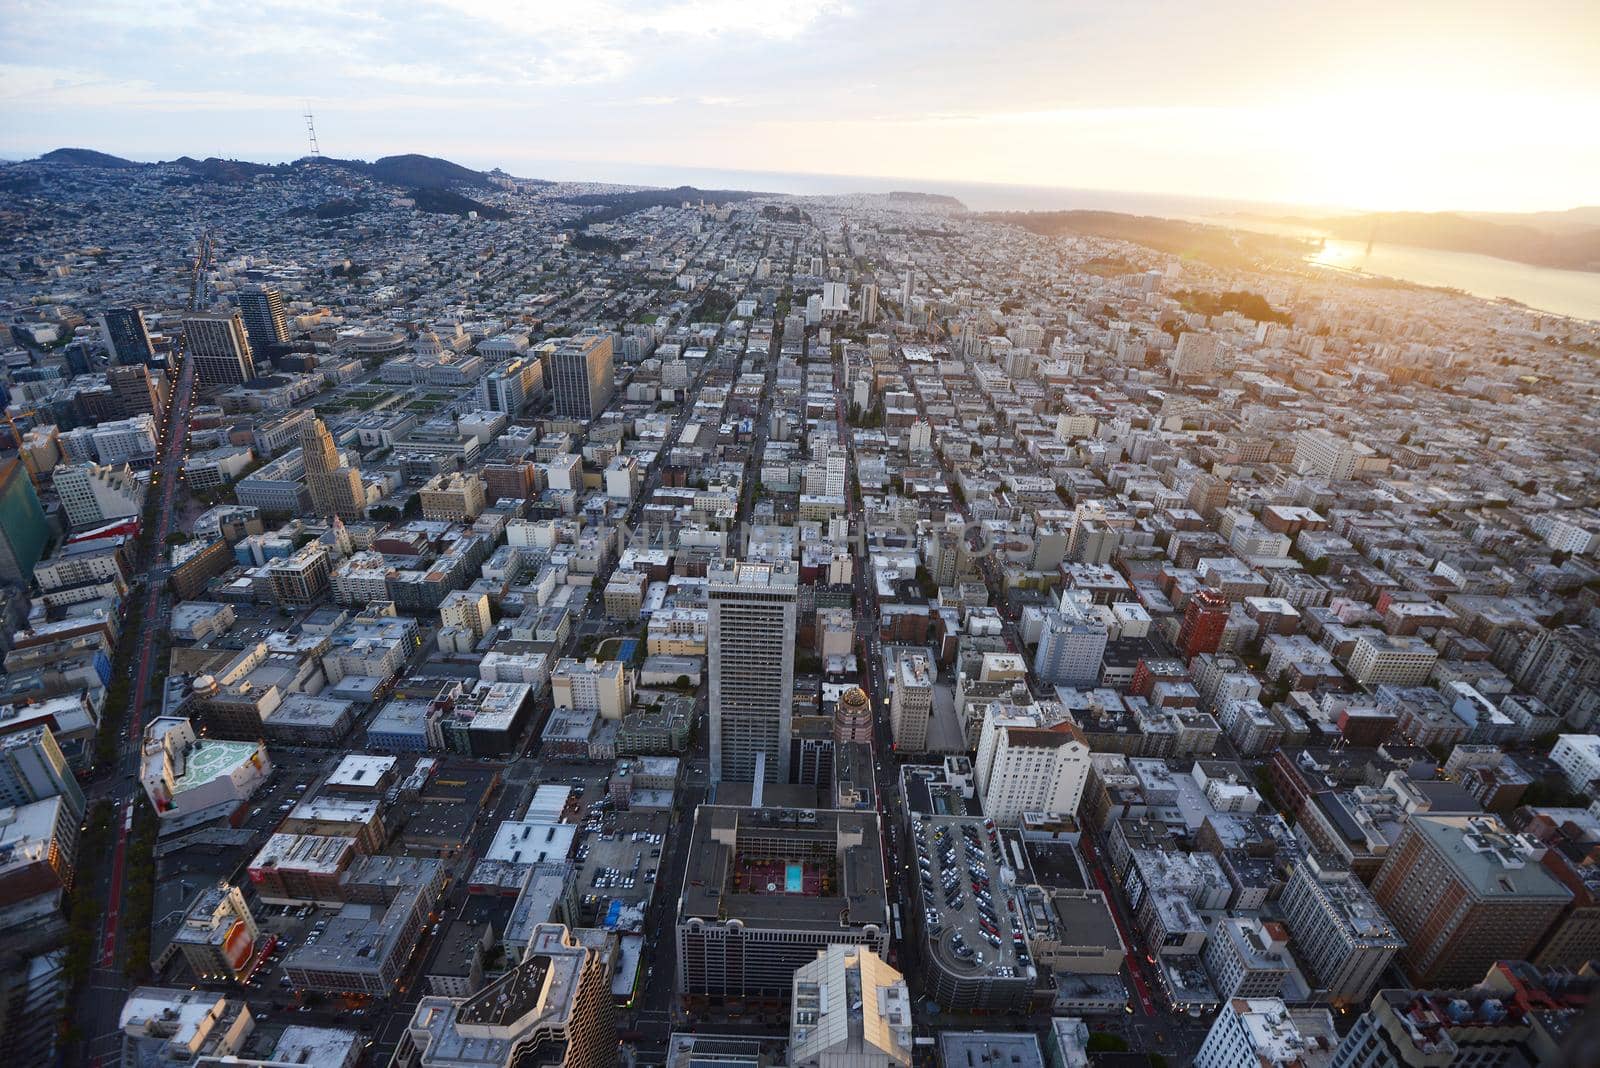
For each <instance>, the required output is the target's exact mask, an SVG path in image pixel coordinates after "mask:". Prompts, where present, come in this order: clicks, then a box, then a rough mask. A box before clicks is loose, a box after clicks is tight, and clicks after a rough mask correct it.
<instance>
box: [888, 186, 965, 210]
mask: <svg viewBox="0 0 1600 1068" xmlns="http://www.w3.org/2000/svg"><path fill="white" fill-rule="evenodd" d="M889 199H890V200H891V201H894V202H896V203H901V204H920V205H922V206H923V207H928V208H945V209H947V210H950V211H966V210H967V206H966V205H965V204H963V203H962V202H961V201H960V200H957V199H956V198H955V197H952V196H948V195H946V194H944V193H918V192H915V191H911V190H904V189H897V190H895V191H894V192H892V193H890V194H889Z"/></svg>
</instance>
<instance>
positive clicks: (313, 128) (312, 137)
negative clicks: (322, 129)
mask: <svg viewBox="0 0 1600 1068" xmlns="http://www.w3.org/2000/svg"><path fill="white" fill-rule="evenodd" d="M306 140H307V141H309V142H310V144H311V158H312V159H318V158H320V157H321V156H322V149H320V148H318V147H317V124H316V122H315V121H314V120H313V119H312V116H311V105H309V104H307V105H306Z"/></svg>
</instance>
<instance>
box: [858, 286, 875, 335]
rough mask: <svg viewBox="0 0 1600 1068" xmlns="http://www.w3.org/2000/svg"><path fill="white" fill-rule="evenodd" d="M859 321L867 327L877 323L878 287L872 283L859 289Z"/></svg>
mask: <svg viewBox="0 0 1600 1068" xmlns="http://www.w3.org/2000/svg"><path fill="white" fill-rule="evenodd" d="M861 321H862V322H863V323H865V324H866V325H868V326H871V325H872V324H873V323H875V322H877V321H878V286H877V284H876V283H874V282H868V283H867V284H866V285H864V286H862V287H861Z"/></svg>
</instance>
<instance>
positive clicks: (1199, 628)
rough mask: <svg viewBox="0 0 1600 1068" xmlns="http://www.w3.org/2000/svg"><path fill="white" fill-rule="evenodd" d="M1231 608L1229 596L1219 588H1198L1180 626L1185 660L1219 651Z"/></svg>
mask: <svg viewBox="0 0 1600 1068" xmlns="http://www.w3.org/2000/svg"><path fill="white" fill-rule="evenodd" d="M1231 608H1232V605H1230V604H1229V603H1228V599H1227V598H1226V597H1224V596H1222V594H1220V593H1218V592H1216V591H1215V590H1196V591H1195V593H1194V595H1193V596H1192V597H1190V598H1189V604H1188V605H1187V606H1186V607H1185V608H1184V610H1183V623H1182V625H1181V626H1179V628H1178V651H1179V652H1181V653H1183V658H1184V659H1185V660H1192V659H1193V658H1194V657H1197V656H1199V655H1200V654H1201V653H1214V652H1216V651H1217V647H1218V646H1219V645H1221V644H1222V631H1223V629H1224V628H1226V627H1227V625H1228V613H1229V610H1230V609H1231Z"/></svg>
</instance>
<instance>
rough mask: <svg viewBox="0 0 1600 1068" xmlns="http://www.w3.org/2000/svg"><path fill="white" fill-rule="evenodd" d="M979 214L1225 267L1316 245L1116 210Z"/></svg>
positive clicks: (1053, 232)
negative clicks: (1150, 249)
mask: <svg viewBox="0 0 1600 1068" xmlns="http://www.w3.org/2000/svg"><path fill="white" fill-rule="evenodd" d="M979 218H981V219H985V220H987V221H989V222H996V223H1005V224H1008V225H1011V226H1020V227H1022V228H1023V229H1025V230H1032V231H1033V232H1034V233H1036V234H1047V235H1051V236H1055V235H1060V234H1083V235H1085V236H1088V237H1105V238H1110V239H1112V240H1116V241H1131V242H1133V243H1134V244H1138V245H1144V246H1146V247H1147V248H1153V249H1155V250H1156V251H1158V252H1165V253H1168V254H1170V255H1174V256H1190V257H1193V258H1194V259H1197V260H1202V261H1204V262H1206V263H1212V264H1216V265H1218V266H1222V267H1251V266H1254V265H1256V264H1259V263H1260V262H1261V261H1263V260H1269V259H1279V258H1282V257H1285V256H1288V257H1293V258H1295V259H1298V258H1300V257H1302V256H1304V255H1305V254H1306V253H1307V252H1309V251H1311V250H1312V249H1313V248H1314V245H1313V244H1312V243H1311V242H1309V241H1305V240H1303V239H1300V238H1292V237H1278V236H1276V235H1273V234H1258V233H1252V232H1248V231H1244V230H1228V229H1224V228H1223V227H1220V226H1206V225H1204V224H1201V223H1191V222H1183V221H1180V220H1177V219H1160V218H1156V217H1154V216H1151V215H1124V214H1123V213H1121V212H1116V211H1000V212H989V213H987V214H984V215H980V216H979Z"/></svg>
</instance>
